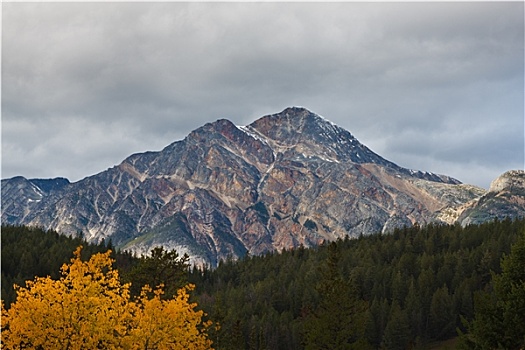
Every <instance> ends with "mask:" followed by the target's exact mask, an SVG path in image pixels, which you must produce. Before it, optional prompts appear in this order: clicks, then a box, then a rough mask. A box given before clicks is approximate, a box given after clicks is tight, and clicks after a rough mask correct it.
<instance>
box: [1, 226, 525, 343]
mask: <svg viewBox="0 0 525 350" xmlns="http://www.w3.org/2000/svg"><path fill="white" fill-rule="evenodd" d="M524 232H525V221H524V220H514V221H513V220H503V221H497V220H496V221H494V222H491V223H485V224H481V225H472V226H467V227H461V226H459V225H428V226H425V227H421V228H420V227H412V228H405V229H398V230H396V231H394V232H393V233H392V234H375V235H371V236H363V237H359V238H357V239H344V240H338V241H336V242H332V243H326V244H323V245H321V246H319V247H316V248H311V249H310V248H309V249H307V248H304V247H299V248H297V249H292V250H285V251H282V252H272V253H268V254H265V255H261V256H246V257H245V258H243V259H241V260H239V261H233V260H227V261H223V262H221V263H220V264H219V266H218V267H217V268H216V269H214V270H211V269H208V268H193V269H191V268H189V266H188V264H187V262H188V260H187V257H184V256H182V257H181V256H178V255H177V254H176V253H175V252H173V251H172V252H167V251H162V250H157V251H156V253H155V254H154V255H152V256H151V257H150V258H146V257H141V258H136V257H133V256H132V255H131V254H130V253H128V252H115V253H114V258H115V259H116V263H115V267H116V268H118V269H119V271H120V273H121V275H122V276H123V279H124V280H125V281H130V282H132V285H133V283H136V284H137V285H138V284H143V283H151V284H154V283H164V284H165V285H166V287H167V288H178V287H179V286H181V285H182V284H184V283H186V281H187V282H191V283H194V284H196V286H197V289H196V290H195V291H194V293H193V299H194V300H195V301H197V302H198V304H199V308H201V309H203V310H204V311H205V312H206V313H207V315H208V317H209V319H210V320H212V321H213V322H216V323H219V324H220V327H217V328H216V329H214V330H213V332H212V337H213V340H214V348H216V349H314V348H322V346H323V345H326V346H328V347H329V348H344V349H347V348H349V349H351V348H355V349H367V348H370V349H379V348H388V349H405V348H407V347H412V348H416V349H417V348H425V346H426V344H428V343H429V342H431V341H436V340H443V339H448V338H451V337H455V336H457V330H459V331H460V332H463V333H466V332H468V331H469V330H472V331H473V332H479V322H478V321H475V320H476V319H477V320H479V319H482V318H480V317H481V316H477V313H479V312H480V307H479V305H478V304H479V303H478V304H476V303H475V300H478V299H480V300H486V299H487V298H489V299H490V298H493V297H494V294H491V293H493V290H496V291H498V293H500V290H499V289H498V288H499V287H498V286H499V285H501V284H502V283H501V282H498V283H496V288H494V286H493V282H492V281H493V279H494V278H495V277H494V276H499V274H503V276H507V275H508V274H509V272H508V271H505V270H504V269H502V264H501V261H502V257H504V256H509V254H510V252H511V246H512V245H513V244H515V242H516V241H517V240H518V237H519V236H520V235H525V233H524ZM78 245H83V246H84V247H85V248H84V250H83V253H84V254H85V255H86V257H88V256H90V255H91V254H93V253H96V252H99V251H105V250H107V249H109V248H112V247H111V242H107V243H106V242H101V243H100V244H97V245H90V244H87V243H86V242H85V241H83V240H82V239H81V238H76V237H65V236H62V235H59V234H58V233H57V232H54V231H45V230H41V229H35V228H27V227H14V226H2V299H3V300H5V301H6V304H7V305H8V304H9V303H10V302H12V301H13V300H14V291H13V289H12V284H13V283H17V284H22V285H23V282H24V281H25V280H31V279H33V278H34V276H45V275H50V276H52V277H54V278H58V274H59V271H60V266H61V265H62V264H63V263H65V262H68V261H69V259H70V258H71V257H72V252H73V251H74V249H75V248H76V247H77V246H78ZM515 250H516V249H515ZM509 261H512V264H511V263H506V264H504V265H503V266H507V267H506V269H507V270H508V269H511V270H515V269H518V270H519V269H520V268H521V269H525V266H522V265H523V264H525V263H523V262H520V261H521V260H519V259H518V260H516V259H512V260H509ZM516 261H517V262H516ZM520 264H521V265H520ZM157 265H158V266H157ZM509 266H510V267H509ZM155 269H157V271H161V270H162V271H163V274H165V275H163V276H162V278H161V279H159V278H158V277H159V274H158V273H151V272H150V271H155ZM159 269H160V270H159ZM148 276H151V278H152V280H151V281H149V280H148ZM500 280H501V279H500ZM496 281H499V280H498V278H496ZM500 289H501V288H500ZM490 300H492V299H490ZM520 305H521V304H520ZM481 311H483V310H481ZM476 317H477V318H476ZM469 325H470V326H469ZM476 327H477V328H476ZM316 334H317V335H321V334H322V335H323V337H320V336H315V335H316ZM467 334H468V333H467ZM473 336H475V333H474V335H473ZM468 339H469V340H468V341H469V342H470V343H469V344H472V343H474V342H475V339H474V338H473V337H471V338H468ZM320 342H321V343H322V342H325V344H321V343H320ZM522 346H523V344H522ZM479 348H480V349H482V348H483V347H479Z"/></svg>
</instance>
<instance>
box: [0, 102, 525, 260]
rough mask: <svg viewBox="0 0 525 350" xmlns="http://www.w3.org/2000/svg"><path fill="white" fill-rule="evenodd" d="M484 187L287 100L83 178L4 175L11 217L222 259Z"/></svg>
mask: <svg viewBox="0 0 525 350" xmlns="http://www.w3.org/2000/svg"><path fill="white" fill-rule="evenodd" d="M495 186H496V185H495ZM504 187H505V186H504ZM507 187H508V186H507ZM521 188H523V187H521ZM485 192H486V191H484V190H482V189H480V188H477V187H474V186H469V185H463V184H460V182H459V181H457V180H455V179H452V178H450V177H447V176H443V175H436V174H431V173H426V172H421V171H413V170H408V169H405V168H402V167H399V166H397V165H396V164H394V163H392V162H389V161H387V160H386V159H384V158H382V157H380V156H379V155H377V154H375V153H374V152H372V151H371V150H370V149H368V148H367V147H366V146H364V145H363V144H361V143H360V142H359V141H358V140H357V139H356V138H354V137H353V135H352V134H350V133H349V132H348V131H346V130H344V129H342V128H340V127H338V126H336V125H334V124H332V123H331V122H329V121H327V120H325V119H323V118H322V117H320V116H319V115H317V114H315V113H312V112H310V111H308V110H306V109H304V108H288V109H286V110H284V111H282V112H281V113H277V114H274V115H268V116H264V117H262V118H260V119H258V120H257V121H255V122H253V123H252V124H250V125H248V126H244V127H237V126H235V125H234V124H232V123H231V122H230V121H228V120H218V121H216V122H214V123H209V124H206V125H204V126H203V127H201V128H199V129H197V130H194V131H193V132H191V133H190V134H189V135H188V136H187V137H186V138H185V139H184V140H181V141H178V142H175V143H173V144H171V145H169V146H167V147H166V148H165V149H163V150H162V151H159V152H146V153H141V154H134V155H132V156H130V157H128V158H127V159H125V160H124V161H123V162H122V163H121V164H119V165H118V166H115V167H113V168H111V169H108V170H106V171H104V172H102V173H99V174H96V175H93V176H90V177H87V178H85V179H83V180H81V181H78V182H75V183H69V182H68V181H67V180H65V179H56V180H47V182H46V181H42V180H26V179H24V178H21V177H17V178H13V179H7V180H2V222H3V223H13V224H26V225H38V226H42V227H45V228H52V229H55V230H58V231H60V232H63V233H65V234H77V233H78V232H80V231H81V232H82V233H83V234H84V236H85V237H86V238H87V239H88V240H90V241H98V240H101V239H102V238H104V239H111V240H112V241H113V243H114V244H115V245H117V246H119V247H122V248H125V249H132V250H134V251H137V252H138V253H146V252H148V251H149V250H150V249H151V248H152V247H154V246H157V245H163V246H164V247H166V248H168V249H171V248H176V249H177V250H178V251H179V252H181V253H184V252H186V253H188V254H189V255H190V256H192V258H193V261H194V262H203V263H207V264H210V265H216V264H217V263H218V261H219V260H220V259H224V258H226V257H228V256H232V257H239V256H242V255H244V254H245V253H246V252H249V253H250V254H260V253H263V252H265V251H270V250H275V249H277V250H281V249H283V248H291V247H296V246H298V245H300V244H303V245H305V246H313V245H316V244H319V243H320V242H322V241H324V240H333V239H337V238H340V237H341V238H342V237H345V236H346V235H349V236H357V235H360V234H369V233H372V232H377V231H389V230H391V229H393V228H395V227H401V226H404V225H412V224H414V223H416V222H417V223H419V224H425V223H428V222H431V221H434V220H441V221H446V220H449V221H450V220H451V219H450V218H451V217H453V216H454V215H455V217H456V219H458V218H460V219H461V220H462V222H466V221H465V220H467V221H468V220H473V219H469V218H471V217H473V216H472V215H474V214H469V211H468V210H467V209H461V210H460V209H458V208H460V207H461V206H462V205H470V204H468V203H471V201H472V200H476V199H479V200H481V199H480V198H483V196H487V195H489V194H490V193H491V192H490V191H489V193H487V194H486V193H485ZM500 197H501V196H500ZM500 197H498V198H500ZM518 197H519V196H518ZM519 198H521V200H523V197H519ZM519 198H518V199H516V201H518V202H519V200H520V199H519ZM518 202H516V203H517V205H518V206H519V205H522V204H523V203H522V202H519V203H518ZM478 203H479V202H478ZM520 203H521V204H520ZM451 208H453V209H451ZM465 215H466V216H465ZM469 215H470V216H469Z"/></svg>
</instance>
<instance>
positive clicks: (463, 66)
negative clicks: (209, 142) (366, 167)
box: [2, 2, 525, 188]
mask: <svg viewBox="0 0 525 350" xmlns="http://www.w3.org/2000/svg"><path fill="white" fill-rule="evenodd" d="M296 105H298V106H304V107H306V108H308V109H310V110H312V111H313V112H316V113H318V114H321V115H323V116H324V117H325V118H327V119H329V120H330V121H332V122H334V123H336V124H337V125H339V126H341V127H344V128H345V129H347V130H349V131H350V132H351V133H352V134H353V135H354V136H355V137H356V138H357V139H359V140H360V141H361V142H362V143H364V144H365V145H367V146H368V147H370V148H371V149H372V150H373V151H375V152H376V153H378V154H380V155H381V156H383V157H385V158H387V159H388V160H390V161H393V162H395V163H397V164H398V165H400V166H403V167H407V168H411V169H418V170H423V171H431V172H435V173H440V174H446V175H449V176H453V177H455V178H457V179H459V180H461V181H463V182H465V183H471V184H475V185H478V186H482V187H485V188H488V186H489V184H490V181H491V180H492V179H494V178H495V177H497V176H498V175H500V174H501V173H503V172H505V171H507V170H510V169H523V167H524V164H523V163H524V152H525V151H524V148H525V147H524V3H523V2H462V3H455V2H439V3H427V2H423V3H414V2H406V3H390V2H388V3H384V2H369V3H366V2H364V3H363V2H359V3H356V2H347V3H345V2H338V3H322V2H321V3H289V2H288V3H275V2H274V3H235V2H234V3H210V2H206V3H203V2H163V3H147V2H139V3H133V2H132V3H120V2H117V3H60V2H59V3H56V2H54V3H3V4H2V178H9V177H13V176H17V175H22V176H25V177H27V178H48V177H58V176H62V177H67V178H69V179H70V180H71V181H77V180H79V179H81V178H83V177H85V176H89V175H93V174H95V173H98V172H100V171H103V170H105V169H107V168H109V167H112V166H113V165H116V164H119V163H120V162H121V161H122V160H123V159H124V158H126V157H127V156H128V155H130V154H132V153H136V152H145V151H150V150H160V149H162V148H164V147H165V146H167V145H168V144H170V143H172V142H174V141H177V140H180V139H182V138H184V137H185V136H186V135H187V134H188V133H189V132H190V131H191V130H194V129H196V128H198V127H200V126H202V125H204V124H205V123H207V122H212V121H214V120H217V119H219V118H227V119H230V120H231V121H233V122H234V123H236V124H238V125H245V124H249V123H251V122H252V121H254V120H255V119H257V118H258V117H261V116H263V115H266V114H271V113H276V112H279V111H281V110H283V109H284V108H286V107H288V106H296Z"/></svg>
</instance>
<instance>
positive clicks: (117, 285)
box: [1, 247, 211, 350]
mask: <svg viewBox="0 0 525 350" xmlns="http://www.w3.org/2000/svg"><path fill="white" fill-rule="evenodd" d="M80 252H81V247H79V248H78V249H77V250H76V251H75V253H74V257H73V259H71V263H70V264H64V265H63V266H62V277H61V278H60V279H59V280H52V279H51V278H50V277H37V278H35V280H34V281H27V282H26V287H20V286H15V288H16V290H17V299H16V302H15V303H13V304H12V305H11V308H10V309H9V310H5V309H4V308H3V304H2V319H1V335H2V339H1V344H2V348H3V349H21V348H25V349H72V350H74V349H159V350H161V349H210V348H211V341H210V340H209V339H208V336H207V328H208V327H209V323H206V322H203V321H202V317H203V312H202V311H196V310H195V307H196V304H195V303H189V301H188V299H189V295H188V291H190V290H192V289H193V286H191V285H189V286H187V287H185V288H182V289H180V290H179V291H178V293H177V295H176V296H174V297H173V299H168V300H161V299H160V295H162V293H163V290H162V286H159V287H158V288H157V290H155V292H154V295H153V297H151V298H150V297H148V295H150V294H151V293H150V292H151V288H150V287H148V286H145V287H144V289H143V292H142V293H141V296H140V297H139V298H138V299H136V300H131V298H130V293H129V287H130V284H121V282H120V278H119V274H118V271H117V270H114V269H113V268H112V264H113V260H112V259H111V258H110V257H109V255H110V252H106V253H99V254H95V255H93V256H92V257H91V258H90V259H89V261H86V262H83V261H81V259H80Z"/></svg>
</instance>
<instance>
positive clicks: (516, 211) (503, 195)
mask: <svg viewBox="0 0 525 350" xmlns="http://www.w3.org/2000/svg"><path fill="white" fill-rule="evenodd" d="M506 217H513V218H516V217H519V218H523V217H525V171H523V170H511V171H507V172H506V173H504V174H503V175H501V176H499V177H498V178H497V179H495V180H494V181H492V183H491V184H490V188H489V191H488V192H487V193H486V194H484V195H483V196H481V197H479V198H476V199H474V200H472V201H470V202H467V203H466V204H465V205H463V206H462V207H461V213H460V215H459V217H458V221H459V222H460V223H461V224H462V225H468V224H479V223H482V222H485V221H487V220H492V219H494V218H498V219H504V218H506Z"/></svg>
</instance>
